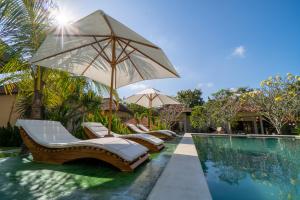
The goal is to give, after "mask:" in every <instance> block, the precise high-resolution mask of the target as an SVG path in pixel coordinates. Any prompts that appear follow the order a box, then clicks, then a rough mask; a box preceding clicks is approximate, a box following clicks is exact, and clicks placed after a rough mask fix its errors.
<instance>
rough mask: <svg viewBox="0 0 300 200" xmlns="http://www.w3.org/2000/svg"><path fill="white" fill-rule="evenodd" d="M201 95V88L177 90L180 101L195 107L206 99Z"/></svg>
mask: <svg viewBox="0 0 300 200" xmlns="http://www.w3.org/2000/svg"><path fill="white" fill-rule="evenodd" d="M201 96H202V91H201V90H200V89H194V90H191V89H188V90H181V91H179V92H177V96H176V98H177V99H178V101H179V102H180V103H182V104H184V105H185V106H187V107H190V108H193V107H194V106H201V105H203V103H204V101H203V98H202V97H201Z"/></svg>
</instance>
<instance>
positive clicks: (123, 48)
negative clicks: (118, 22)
mask: <svg viewBox="0 0 300 200" xmlns="http://www.w3.org/2000/svg"><path fill="white" fill-rule="evenodd" d="M129 43H130V41H128V42H127V43H126V45H125V47H123V46H121V45H120V43H119V45H120V46H121V48H122V51H121V53H120V54H119V56H118V58H117V59H116V62H117V63H119V58H120V57H121V55H122V54H123V53H124V51H125V49H126V47H127V46H128V44H129Z"/></svg>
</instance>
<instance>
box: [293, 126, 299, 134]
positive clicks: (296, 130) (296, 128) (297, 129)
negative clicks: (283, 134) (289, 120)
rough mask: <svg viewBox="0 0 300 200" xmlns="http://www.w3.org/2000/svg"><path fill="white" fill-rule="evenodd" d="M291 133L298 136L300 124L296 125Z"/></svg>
mask: <svg viewBox="0 0 300 200" xmlns="http://www.w3.org/2000/svg"><path fill="white" fill-rule="evenodd" d="M293 133H294V134H295V135H300V124H298V125H297V126H296V127H295V128H294V130H293Z"/></svg>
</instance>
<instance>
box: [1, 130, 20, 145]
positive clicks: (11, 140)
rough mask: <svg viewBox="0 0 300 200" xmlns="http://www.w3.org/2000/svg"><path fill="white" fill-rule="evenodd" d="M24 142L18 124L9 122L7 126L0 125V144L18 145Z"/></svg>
mask: <svg viewBox="0 0 300 200" xmlns="http://www.w3.org/2000/svg"><path fill="white" fill-rule="evenodd" d="M21 143H22V139H21V136H20V133H19V129H18V128H17V127H16V126H11V125H10V124H7V127H0V146H2V147H17V146H20V145H21Z"/></svg>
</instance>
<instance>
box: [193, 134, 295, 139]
mask: <svg viewBox="0 0 300 200" xmlns="http://www.w3.org/2000/svg"><path fill="white" fill-rule="evenodd" d="M190 134H192V135H199V136H227V137H230V136H231V137H247V138H253V137H257V138H292V139H300V136H298V135H262V134H246V135H239V134H223V133H222V134H217V133H190Z"/></svg>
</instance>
